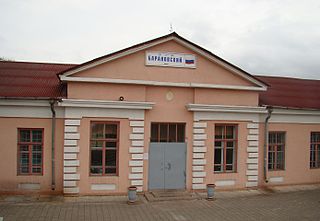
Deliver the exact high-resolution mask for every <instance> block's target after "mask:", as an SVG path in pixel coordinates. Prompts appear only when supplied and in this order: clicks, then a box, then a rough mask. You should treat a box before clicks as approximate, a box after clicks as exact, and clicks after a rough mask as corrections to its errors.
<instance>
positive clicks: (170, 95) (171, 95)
mask: <svg viewBox="0 0 320 221" xmlns="http://www.w3.org/2000/svg"><path fill="white" fill-rule="evenodd" d="M173 97H174V95H173V93H172V91H168V92H167V94H166V99H167V101H172V100H173Z"/></svg>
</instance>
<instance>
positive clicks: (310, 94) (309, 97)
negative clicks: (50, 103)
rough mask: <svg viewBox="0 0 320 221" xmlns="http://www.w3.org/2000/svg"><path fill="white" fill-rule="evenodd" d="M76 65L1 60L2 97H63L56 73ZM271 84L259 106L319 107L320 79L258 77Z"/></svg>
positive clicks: (64, 92)
mask: <svg viewBox="0 0 320 221" xmlns="http://www.w3.org/2000/svg"><path fill="white" fill-rule="evenodd" d="M75 66H77V65H75V64H54V63H31V62H11V61H0V97H17V98H19V97H24V98H26V97H29V98H63V97H66V96H67V93H66V87H65V86H64V85H63V84H61V82H60V81H59V79H58V77H57V74H58V73H61V72H63V71H65V70H67V69H70V68H72V67H75ZM255 77H256V78H258V79H260V80H261V81H263V82H265V83H267V84H269V85H270V86H269V87H268V90H267V91H266V92H261V93H260V97H259V103H260V105H271V106H278V107H288V108H305V109H306V108H307V109H320V80H303V79H296V78H286V77H268V76H255Z"/></svg>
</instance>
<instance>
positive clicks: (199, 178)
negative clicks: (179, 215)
mask: <svg viewBox="0 0 320 221" xmlns="http://www.w3.org/2000/svg"><path fill="white" fill-rule="evenodd" d="M206 128H207V122H194V123H193V150H192V152H193V154H192V165H193V166H192V170H193V172H192V189H194V190H196V189H198V190H199V189H205V187H206V185H205V178H206V172H205V171H204V170H205V165H206V159H205V153H206V152H207V148H206V140H207V134H206Z"/></svg>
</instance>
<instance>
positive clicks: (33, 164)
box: [18, 128, 43, 175]
mask: <svg viewBox="0 0 320 221" xmlns="http://www.w3.org/2000/svg"><path fill="white" fill-rule="evenodd" d="M42 173H43V129H24V128H19V129H18V174H19V175H42Z"/></svg>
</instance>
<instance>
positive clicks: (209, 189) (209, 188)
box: [207, 183, 216, 200]
mask: <svg viewBox="0 0 320 221" xmlns="http://www.w3.org/2000/svg"><path fill="white" fill-rule="evenodd" d="M215 187H216V185H215V184H213V183H210V184H207V200H213V197H214V189H215Z"/></svg>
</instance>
